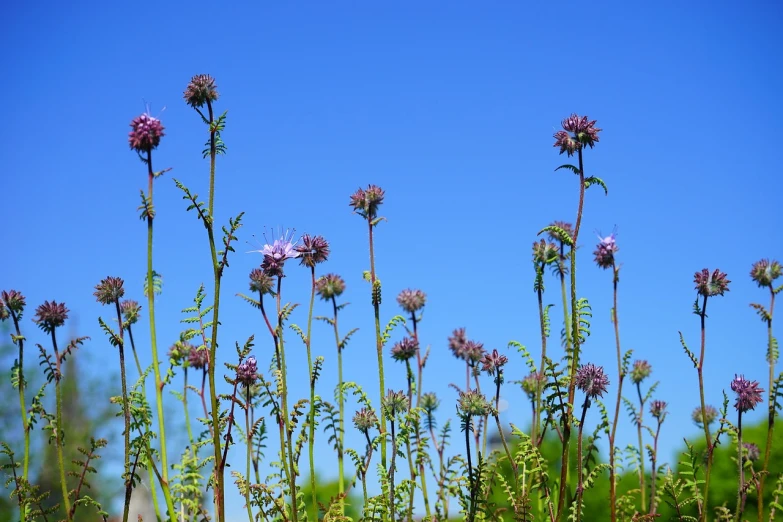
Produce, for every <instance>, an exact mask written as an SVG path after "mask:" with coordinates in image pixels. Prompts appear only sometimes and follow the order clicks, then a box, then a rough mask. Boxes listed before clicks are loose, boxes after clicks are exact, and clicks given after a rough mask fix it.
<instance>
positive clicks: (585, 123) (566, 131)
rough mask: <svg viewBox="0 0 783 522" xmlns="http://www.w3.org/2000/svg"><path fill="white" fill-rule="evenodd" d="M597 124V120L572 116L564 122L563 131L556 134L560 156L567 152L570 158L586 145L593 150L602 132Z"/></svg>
mask: <svg viewBox="0 0 783 522" xmlns="http://www.w3.org/2000/svg"><path fill="white" fill-rule="evenodd" d="M595 123H596V120H588V119H587V116H581V117H580V116H577V115H576V114H571V116H569V117H568V118H566V119H564V120H563V122H562V125H563V130H561V131H557V132H556V133H555V135H554V138H555V145H554V146H555V147H559V148H560V154H562V153H564V152H566V153H567V154H568V155H569V156H571V155H572V154H574V152H576V151H578V150H581V149H582V148H584V146H585V145H587V146H588V147H590V148H591V149H592V148H593V147H594V146H595V144H596V143H598V141H599V139H598V133H599V132H601V130H602V129H599V128H598V127H596V126H595Z"/></svg>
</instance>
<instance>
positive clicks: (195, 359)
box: [188, 346, 209, 371]
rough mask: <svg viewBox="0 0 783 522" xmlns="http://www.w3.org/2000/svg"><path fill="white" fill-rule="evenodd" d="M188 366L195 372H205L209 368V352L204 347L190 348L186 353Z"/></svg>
mask: <svg viewBox="0 0 783 522" xmlns="http://www.w3.org/2000/svg"><path fill="white" fill-rule="evenodd" d="M188 364H189V365H190V366H191V368H195V369H196V370H205V371H206V369H207V366H209V350H207V347H206V346H199V347H197V348H196V347H194V348H191V350H190V353H188Z"/></svg>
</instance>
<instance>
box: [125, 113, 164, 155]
mask: <svg viewBox="0 0 783 522" xmlns="http://www.w3.org/2000/svg"><path fill="white" fill-rule="evenodd" d="M130 126H131V129H132V130H131V131H130V133H128V143H129V144H130V148H131V149H132V150H135V151H136V152H138V153H142V152H150V151H152V150H153V149H155V148H157V146H158V145H159V144H160V138H161V137H163V136H164V133H163V124H161V123H160V120H159V119H157V118H153V117H152V116H150V115H149V114H146V113H144V114H142V115H140V116H137V117H135V118H133V121H131V124H130Z"/></svg>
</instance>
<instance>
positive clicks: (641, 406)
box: [636, 382, 647, 510]
mask: <svg viewBox="0 0 783 522" xmlns="http://www.w3.org/2000/svg"><path fill="white" fill-rule="evenodd" d="M636 393H637V394H638V395H639V418H638V419H637V420H636V435H637V437H638V439H639V487H640V488H641V508H640V509H641V510H644V508H645V506H646V505H647V504H646V502H645V499H646V495H645V492H646V486H645V484H644V483H645V474H644V440H643V439H642V419H643V418H644V402H645V401H644V397H643V396H642V385H641V383H640V382H637V383H636Z"/></svg>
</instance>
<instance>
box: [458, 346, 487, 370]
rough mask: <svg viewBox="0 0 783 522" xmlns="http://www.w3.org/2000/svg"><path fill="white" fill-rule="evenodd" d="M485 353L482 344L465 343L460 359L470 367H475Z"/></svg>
mask: <svg viewBox="0 0 783 522" xmlns="http://www.w3.org/2000/svg"><path fill="white" fill-rule="evenodd" d="M486 353H487V352H486V351H485V350H484V343H480V342H478V341H467V342H465V346H464V347H463V350H462V357H463V359H465V361H467V362H469V363H470V364H471V365H476V364H478V363H479V362H481V359H483V358H484V354H486Z"/></svg>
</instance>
